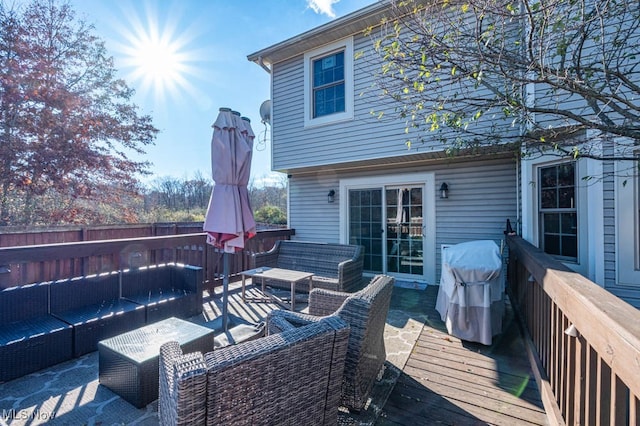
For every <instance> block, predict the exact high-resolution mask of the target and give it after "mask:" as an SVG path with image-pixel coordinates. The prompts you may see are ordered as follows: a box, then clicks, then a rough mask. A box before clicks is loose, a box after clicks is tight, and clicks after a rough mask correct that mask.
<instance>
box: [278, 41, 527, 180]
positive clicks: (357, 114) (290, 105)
mask: <svg viewBox="0 0 640 426" xmlns="http://www.w3.org/2000/svg"><path fill="white" fill-rule="evenodd" d="M371 43H372V41H371V39H370V38H369V37H364V36H355V38H354V51H355V52H364V55H365V59H356V60H355V63H354V74H355V75H354V118H353V120H349V121H344V122H339V123H333V124H327V125H323V126H317V127H310V128H305V127H304V59H303V56H302V55H300V56H297V57H295V58H292V59H289V60H286V61H283V62H281V63H277V64H274V65H273V87H272V89H273V92H272V97H273V99H272V102H273V121H272V123H273V126H272V152H273V169H274V170H280V171H286V170H294V169H303V168H305V167H310V166H318V165H325V164H340V163H342V162H348V161H361V160H370V159H376V158H388V157H394V156H401V155H406V154H407V147H406V145H405V142H406V140H407V138H408V137H411V138H412V139H414V140H415V138H414V136H415V135H411V134H410V135H407V134H406V133H405V127H406V123H405V120H403V119H399V118H397V116H396V113H395V105H393V104H391V103H390V100H389V98H381V97H380V94H379V91H378V90H375V89H374V88H372V84H373V82H374V79H375V74H376V73H377V72H378V70H379V68H380V62H379V60H374V58H376V57H377V54H376V53H375V52H373V51H372V46H371ZM372 109H373V110H376V111H382V112H384V115H383V118H382V119H378V118H377V117H375V116H373V115H371V110H372ZM492 124H494V120H493V119H492V118H491V117H490V116H488V117H487V121H485V122H483V123H481V124H480V125H479V130H482V126H487V127H488V126H490V125H492ZM504 124H505V126H507V124H506V122H504ZM505 131H506V132H513V133H515V132H516V131H517V129H514V128H512V127H509V126H507V127H506V128H505ZM446 134H447V133H445V132H444V131H443V132H442V133H441V134H440V133H438V134H436V133H434V134H433V135H432V136H431V135H428V136H430V139H429V141H427V142H426V143H421V144H417V145H414V148H416V149H419V150H420V151H421V152H425V151H434V150H435V151H441V150H443V147H442V146H441V144H440V142H439V138H440V137H441V136H445V135H446Z"/></svg>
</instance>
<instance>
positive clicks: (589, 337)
mask: <svg viewBox="0 0 640 426" xmlns="http://www.w3.org/2000/svg"><path fill="white" fill-rule="evenodd" d="M507 241H508V244H509V253H510V254H509V279H508V281H509V291H510V295H511V298H512V301H513V303H514V305H515V308H516V312H518V314H519V315H520V317H521V319H522V320H523V322H524V324H526V332H527V334H528V340H529V352H530V357H531V360H532V364H533V365H534V366H535V367H537V368H535V370H536V371H537V380H538V382H539V383H538V385H539V388H540V391H541V395H542V399H543V402H544V403H545V409H546V411H547V413H548V414H549V416H550V420H551V422H552V424H568V425H633V426H635V425H638V424H640V402H639V399H638V398H639V396H640V311H639V310H637V309H636V308H634V307H633V306H631V305H629V304H627V303H626V302H624V301H622V300H621V299H619V298H617V297H616V296H614V295H612V294H611V293H609V292H607V291H606V290H605V289H603V288H601V287H599V286H598V285H597V284H595V283H594V282H592V281H589V280H588V279H586V278H584V277H583V276H581V275H579V274H577V273H574V272H572V271H571V270H570V269H569V268H567V267H566V266H564V265H563V264H562V263H560V262H558V261H557V260H555V259H554V258H552V257H551V256H549V255H547V254H545V253H543V252H542V251H541V250H539V249H538V248H536V247H534V246H532V245H531V244H529V243H528V242H526V241H524V240H523V239H521V238H519V237H508V240H507Z"/></svg>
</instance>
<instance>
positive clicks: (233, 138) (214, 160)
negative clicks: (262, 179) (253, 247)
mask: <svg viewBox="0 0 640 426" xmlns="http://www.w3.org/2000/svg"><path fill="white" fill-rule="evenodd" d="M212 127H213V137H212V138H211V170H212V174H213V180H214V182H215V185H214V187H213V191H212V193H211V198H210V200H209V207H208V208H207V214H206V216H205V221H204V226H203V229H204V231H205V232H206V233H207V242H208V243H209V244H212V245H213V246H215V247H219V248H223V249H224V251H225V252H227V253H234V252H236V251H240V250H242V249H243V248H244V244H245V241H246V240H247V239H249V238H251V237H253V236H255V234H256V222H255V220H254V218H253V210H252V209H251V203H250V202H249V191H248V189H247V185H248V184H249V175H250V173H251V157H252V154H253V139H254V137H255V135H254V133H253V131H252V130H251V124H250V123H249V120H248V119H246V118H241V117H240V114H239V113H237V112H235V111H231V110H230V109H228V108H220V112H219V114H218V118H217V119H216V121H215V122H214V123H213V126H212Z"/></svg>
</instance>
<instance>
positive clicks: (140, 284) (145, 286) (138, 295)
mask: <svg viewBox="0 0 640 426" xmlns="http://www.w3.org/2000/svg"><path fill="white" fill-rule="evenodd" d="M202 279H203V278H202V268H200V267H196V266H190V265H179V264H167V265H152V266H147V267H143V268H136V269H131V270H128V271H125V272H123V273H122V297H123V298H125V299H127V300H130V301H132V302H135V303H137V304H140V305H143V306H144V307H145V311H146V323H147V324H150V323H153V322H157V321H161V320H163V319H166V318H169V317H176V318H189V317H193V316H196V315H198V314H200V313H202Z"/></svg>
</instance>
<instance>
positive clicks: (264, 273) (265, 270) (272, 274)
mask: <svg viewBox="0 0 640 426" xmlns="http://www.w3.org/2000/svg"><path fill="white" fill-rule="evenodd" d="M240 275H242V301H243V302H246V301H250V302H275V303H277V304H279V305H281V306H283V307H284V308H286V309H290V310H292V311H295V309H296V283H297V282H299V281H303V280H307V279H308V280H309V292H311V290H312V289H313V274H312V273H311V272H301V271H293V270H290V269H282V268H269V267H262V268H254V269H249V270H247V271H242V272H240ZM247 277H251V278H253V279H256V278H258V279H260V281H261V287H260V290H261V292H262V294H263V295H264V296H265V297H249V296H246V295H245V280H246V278H247ZM265 279H273V280H278V281H285V282H288V283H289V284H290V285H291V302H290V303H286V302H285V301H284V300H283V299H282V298H280V297H278V296H276V295H275V294H273V293H272V292H268V291H267V290H266V288H265ZM254 285H255V282H254Z"/></svg>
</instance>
